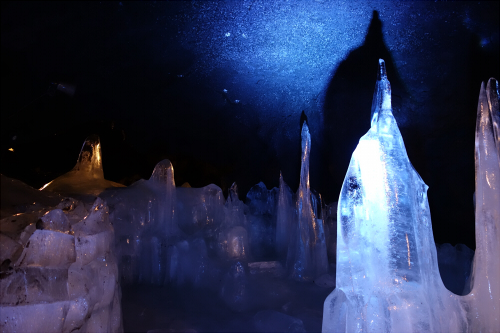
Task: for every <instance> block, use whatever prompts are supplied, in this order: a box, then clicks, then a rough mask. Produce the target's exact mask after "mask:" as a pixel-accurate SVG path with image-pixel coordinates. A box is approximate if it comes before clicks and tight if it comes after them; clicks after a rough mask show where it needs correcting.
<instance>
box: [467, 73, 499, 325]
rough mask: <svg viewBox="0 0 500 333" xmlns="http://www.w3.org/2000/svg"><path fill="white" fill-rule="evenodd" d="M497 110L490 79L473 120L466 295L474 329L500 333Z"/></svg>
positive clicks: (495, 86) (494, 84) (495, 89)
mask: <svg viewBox="0 0 500 333" xmlns="http://www.w3.org/2000/svg"><path fill="white" fill-rule="evenodd" d="M499 112H500V111H499V108H498V82H497V81H496V80H495V79H490V80H489V81H488V85H487V87H486V90H485V89H484V83H483V84H482V85H481V91H480V93H479V103H478V106H477V120H476V148H475V164H476V252H475V254H474V263H473V273H472V278H471V286H472V288H471V289H472V290H471V293H470V294H469V295H467V296H466V297H465V299H466V300H467V301H468V304H469V307H470V310H469V312H468V314H467V317H468V320H469V322H470V330H471V331H474V332H479V331H480V332H500V256H499V253H500V161H499V159H500V156H499V153H498V152H499V150H498V144H499V142H500V141H499V140H498V122H497V121H498V118H499ZM495 119H496V120H495Z"/></svg>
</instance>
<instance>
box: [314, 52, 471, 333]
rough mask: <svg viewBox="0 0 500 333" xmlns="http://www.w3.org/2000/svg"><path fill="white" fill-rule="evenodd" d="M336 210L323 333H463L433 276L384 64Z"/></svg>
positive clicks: (419, 186) (423, 191)
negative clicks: (333, 266)
mask: <svg viewBox="0 0 500 333" xmlns="http://www.w3.org/2000/svg"><path fill="white" fill-rule="evenodd" d="M337 209H338V211H337V272H336V274H337V277H336V289H335V290H334V291H333V292H332V294H330V296H328V298H327V299H326V301H325V306H324V313H323V332H332V331H334V332H420V331H430V332H441V331H461V330H462V328H463V327H464V325H465V327H466V320H465V318H464V317H463V316H461V313H463V312H462V309H461V305H460V303H459V302H458V299H457V297H458V296H455V295H452V294H451V292H449V291H447V290H446V289H445V288H444V286H443V284H442V282H441V278H440V276H439V270H438V266H437V256H436V248H435V245H434V239H433V234H432V226H431V219H430V210H429V205H428V201H427V185H425V183H424V182H423V181H422V179H421V178H420V176H419V175H418V173H417V172H416V171H415V169H414V168H413V166H412V164H411V163H410V161H409V159H408V156H407V154H406V149H405V146H404V143H403V139H402V137H401V133H400V132H399V129H398V126H397V124H396V120H395V118H394V116H393V114H392V109H391V88H390V83H389V81H388V80H387V75H386V72H385V63H384V61H383V60H380V61H379V75H378V80H377V83H376V87H375V93H374V97H373V106H372V126H371V128H370V130H369V131H368V133H366V134H365V135H364V136H363V137H362V138H361V139H360V141H359V144H358V146H357V147H356V150H355V151H354V153H353V155H352V158H351V161H350V164H349V168H348V170H347V174H346V177H345V180H344V184H343V186H342V190H341V193H340V198H339V202H338V208H337Z"/></svg>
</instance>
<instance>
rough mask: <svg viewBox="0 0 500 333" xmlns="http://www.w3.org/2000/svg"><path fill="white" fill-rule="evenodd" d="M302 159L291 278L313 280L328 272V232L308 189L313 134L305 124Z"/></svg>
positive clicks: (291, 246) (289, 253) (289, 265)
mask: <svg viewBox="0 0 500 333" xmlns="http://www.w3.org/2000/svg"><path fill="white" fill-rule="evenodd" d="M301 137H302V159H301V169H300V184H299V189H298V190H297V201H296V210H297V215H298V216H297V219H298V223H297V227H296V228H294V229H295V230H293V231H292V240H291V241H290V246H289V250H288V258H287V263H288V267H289V269H290V270H291V276H292V278H294V279H296V280H310V279H313V278H315V277H318V276H320V275H322V274H324V273H326V271H327V270H328V258H327V252H326V242H325V232H324V229H323V221H322V220H318V219H317V217H316V216H315V215H314V211H313V207H312V203H311V190H310V187H309V156H310V152H311V134H310V133H309V127H308V126H307V123H306V122H304V124H303V125H302V133H301Z"/></svg>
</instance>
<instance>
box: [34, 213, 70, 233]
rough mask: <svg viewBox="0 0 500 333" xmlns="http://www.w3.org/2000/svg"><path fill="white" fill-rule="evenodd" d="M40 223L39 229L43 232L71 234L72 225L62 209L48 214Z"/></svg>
mask: <svg viewBox="0 0 500 333" xmlns="http://www.w3.org/2000/svg"><path fill="white" fill-rule="evenodd" d="M39 222H41V223H38V225H37V227H39V229H43V230H52V231H59V232H63V233H69V231H70V229H71V225H70V222H69V219H68V218H67V217H66V214H64V212H63V211H62V209H54V210H51V211H49V212H47V213H46V214H45V215H44V216H43V217H42V218H41V219H40V221H39Z"/></svg>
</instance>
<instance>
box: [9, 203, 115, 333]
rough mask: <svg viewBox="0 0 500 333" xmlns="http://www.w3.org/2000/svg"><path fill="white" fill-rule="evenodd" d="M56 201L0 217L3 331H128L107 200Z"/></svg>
mask: <svg viewBox="0 0 500 333" xmlns="http://www.w3.org/2000/svg"><path fill="white" fill-rule="evenodd" d="M37 207H39V208H40V207H41V206H37ZM57 207H58V208H55V209H52V210H49V211H47V209H42V210H41V211H38V212H31V213H20V214H16V215H13V216H10V217H5V218H3V219H2V220H1V223H0V232H1V233H0V240H1V250H2V251H1V262H2V264H1V267H0V330H1V331H2V332H72V331H75V330H78V332H121V331H123V328H122V318H121V304H120V301H121V291H120V285H119V283H118V282H119V281H118V266H117V264H116V259H115V257H114V254H113V240H114V232H113V226H112V225H111V223H110V221H109V216H108V208H107V206H106V205H105V203H104V202H103V201H102V200H101V199H100V198H98V199H97V200H96V201H95V202H94V204H93V205H92V206H90V207H89V208H90V209H89V210H87V209H85V207H84V205H83V204H82V203H81V202H78V201H76V200H73V199H65V200H63V201H61V202H60V203H59V204H58V205H57ZM2 208H3V207H2Z"/></svg>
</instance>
